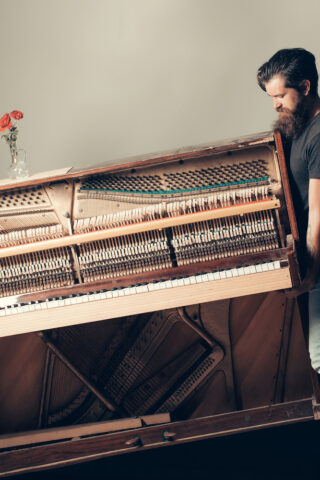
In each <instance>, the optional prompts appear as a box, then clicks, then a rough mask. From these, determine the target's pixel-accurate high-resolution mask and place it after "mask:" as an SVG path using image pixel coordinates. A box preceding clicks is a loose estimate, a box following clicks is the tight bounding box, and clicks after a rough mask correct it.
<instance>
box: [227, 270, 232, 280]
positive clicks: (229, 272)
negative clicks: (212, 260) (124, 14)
mask: <svg viewBox="0 0 320 480" xmlns="http://www.w3.org/2000/svg"><path fill="white" fill-rule="evenodd" d="M232 276H233V275H232V271H231V270H226V277H227V278H231V277H232Z"/></svg>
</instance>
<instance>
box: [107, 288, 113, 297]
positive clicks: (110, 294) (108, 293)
mask: <svg viewBox="0 0 320 480" xmlns="http://www.w3.org/2000/svg"><path fill="white" fill-rule="evenodd" d="M107 298H112V292H111V290H109V292H107Z"/></svg>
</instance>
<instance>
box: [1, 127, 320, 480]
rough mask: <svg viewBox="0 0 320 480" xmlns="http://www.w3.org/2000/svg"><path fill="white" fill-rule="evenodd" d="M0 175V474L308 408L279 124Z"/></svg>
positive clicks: (308, 412) (290, 418)
mask: <svg viewBox="0 0 320 480" xmlns="http://www.w3.org/2000/svg"><path fill="white" fill-rule="evenodd" d="M0 188H1V191H0V228H1V230H0V234H1V235H2V236H1V248H0V261H1V271H0V274H1V285H0V288H1V298H0V335H1V338H0V365H1V373H0V432H1V435H0V476H6V475H10V474H16V473H22V472H30V471H36V470H39V469H46V468H54V467H57V466H63V465H69V464H72V463H77V462H84V461H89V460H94V459H98V458H102V457H105V456H108V455H116V454H125V453H128V452H131V451H136V450H143V449H150V448H157V447H165V446H169V445H174V444H179V443H183V442H188V441H195V440H201V439H206V438H210V437H214V436H217V435H226V434H228V433H235V432H242V431H246V430H251V429H257V428H264V427H267V426H274V425H280V424H288V423H292V422H297V421H303V420H307V419H312V418H317V417H318V411H319V398H318V397H315V396H314V394H313V389H312V381H311V374H310V371H311V369H310V364H309V358H308V354H307V350H306V345H305V338H304V335H303V332H302V328H301V321H300V315H299V311H298V308H297V304H296V302H295V301H293V300H290V299H288V298H287V297H286V296H285V294H284V293H283V289H285V288H290V287H291V286H292V285H295V284H297V283H298V282H299V271H298V266H297V261H296V244H297V242H298V240H299V239H298V233H297V227H296V221H295V217H294V212H293V207H292V200H291V196H290V189H289V184H288V178H287V173H286V166H285V159H284V155H283V150H282V144H281V138H280V136H279V134H277V133H275V134H272V133H266V134H261V135H256V136H254V137H245V138H241V139H237V140H233V141H230V142H223V143H220V144H212V145H205V146H199V147H192V148H188V149H181V150H177V151H174V152H169V153H165V154H158V155H150V156H145V157H144V158H139V159H137V158H136V159H133V160H131V161H130V162H128V161H126V162H119V163H118V164H116V165H113V166H101V167H96V168H91V169H86V170H85V169H83V170H81V169H74V168H73V169H66V170H65V171H60V172H54V173H50V172H49V174H44V175H42V176H41V175H39V176H35V177H34V178H32V177H31V178H30V179H28V180H26V181H21V182H18V183H14V182H11V183H10V182H7V183H6V182H3V185H1V186H0Z"/></svg>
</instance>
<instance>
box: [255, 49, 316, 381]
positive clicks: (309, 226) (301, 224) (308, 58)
mask: <svg viewBox="0 0 320 480" xmlns="http://www.w3.org/2000/svg"><path fill="white" fill-rule="evenodd" d="M257 79H258V84H259V86H260V87H261V88H262V90H264V91H265V92H267V94H268V95H269V96H270V97H271V98H272V100H273V108H274V109H275V110H276V111H277V112H279V118H278V120H277V121H276V122H275V124H274V128H275V129H277V130H279V131H280V132H281V133H282V135H283V137H284V140H285V141H289V142H291V151H290V161H289V165H288V167H289V176H290V183H291V189H292V196H293V202H294V205H295V211H296V216H297V222H298V228H299V233H300V241H301V247H302V249H301V251H302V262H301V267H302V276H303V277H302V278H303V279H302V282H301V285H300V287H299V288H298V289H292V290H291V294H290V292H289V293H288V294H289V296H296V295H300V294H302V293H305V292H309V294H308V296H309V298H308V303H309V352H310V357H311V364H312V367H313V369H314V370H315V371H316V372H317V374H318V378H319V379H320V274H319V273H320V98H319V96H318V72H317V68H316V64H315V57H314V55H313V54H312V53H310V52H308V51H307V50H304V49H302V48H290V49H283V50H279V51H278V52H277V53H275V54H274V55H273V56H272V57H271V58H270V60H268V61H267V62H266V63H264V64H263V65H262V66H261V67H260V68H259V70H258V74H257Z"/></svg>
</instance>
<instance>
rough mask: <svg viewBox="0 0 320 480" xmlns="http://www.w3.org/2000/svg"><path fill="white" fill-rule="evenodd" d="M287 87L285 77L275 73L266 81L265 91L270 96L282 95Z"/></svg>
mask: <svg viewBox="0 0 320 480" xmlns="http://www.w3.org/2000/svg"><path fill="white" fill-rule="evenodd" d="M287 90H289V89H288V88H286V79H285V78H284V76H283V75H275V76H274V77H272V78H271V79H270V80H269V81H268V82H266V92H267V94H268V95H270V96H271V97H274V96H277V95H282V94H283V93H285V92H286V91H287Z"/></svg>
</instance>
